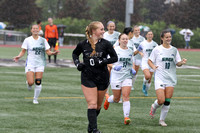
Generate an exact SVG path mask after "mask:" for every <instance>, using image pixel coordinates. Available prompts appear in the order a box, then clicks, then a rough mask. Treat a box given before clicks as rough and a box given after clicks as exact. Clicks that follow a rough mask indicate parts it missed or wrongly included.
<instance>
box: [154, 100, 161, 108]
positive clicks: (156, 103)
mask: <svg viewBox="0 0 200 133" xmlns="http://www.w3.org/2000/svg"><path fill="white" fill-rule="evenodd" d="M160 106H161V105H159V104H158V100H157V99H156V100H155V101H154V103H153V108H154V109H157V108H159V107H160Z"/></svg>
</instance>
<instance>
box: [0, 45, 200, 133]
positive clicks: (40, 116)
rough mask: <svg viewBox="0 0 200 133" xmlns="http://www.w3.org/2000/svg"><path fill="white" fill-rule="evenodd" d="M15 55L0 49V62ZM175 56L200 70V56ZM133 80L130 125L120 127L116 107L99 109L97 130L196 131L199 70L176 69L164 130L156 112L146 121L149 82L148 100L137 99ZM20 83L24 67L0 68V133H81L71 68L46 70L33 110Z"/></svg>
mask: <svg viewBox="0 0 200 133" xmlns="http://www.w3.org/2000/svg"><path fill="white" fill-rule="evenodd" d="M19 51H20V48H3V47H1V49H0V58H1V59H12V57H14V56H16V55H18V53H19ZM60 51H61V53H60V55H58V58H59V59H71V58H72V57H71V53H72V49H60ZM180 54H181V57H184V58H187V59H188V62H187V64H188V65H191V66H200V62H199V61H198V58H199V57H200V52H186V51H181V52H180ZM25 58H26V57H25V56H24V57H23V58H22V59H25ZM138 75H139V76H138V78H137V81H136V84H135V85H134V88H135V90H134V91H132V92H131V99H130V102H131V113H130V118H131V120H132V122H131V124H130V125H128V126H126V125H124V124H123V111H122V104H111V105H110V107H109V109H108V110H107V111H105V110H104V109H103V108H102V110H101V113H100V115H99V117H98V128H99V129H100V130H101V131H102V132H103V133H125V132H126V133H133V132H134V133H191V132H192V133H198V132H199V131H200V126H199V125H200V119H199V118H200V114H199V110H200V106H199V99H200V95H199V92H200V86H199V81H200V76H199V75H200V71H199V70H196V69H177V75H178V84H177V85H176V87H175V90H174V95H173V98H172V100H171V108H170V111H169V114H168V116H167V118H166V123H167V124H168V127H160V126H159V125H158V119H159V113H160V109H158V111H157V114H156V117H155V118H154V119H150V118H149V116H148V114H149V110H150V106H151V104H152V103H153V102H154V100H155V97H156V95H155V90H154V89H153V88H154V84H153V81H152V85H151V89H150V90H149V97H147V98H145V97H143V93H142V91H141V88H142V78H143V76H142V72H141V70H140V71H139V73H138ZM25 81H26V77H25V73H24V67H0V94H1V97H0V103H1V107H0V133H36V132H38V133H86V129H87V124H88V121H87V117H86V116H87V103H86V101H85V99H84V96H83V93H82V90H81V86H80V72H78V71H77V70H76V69H75V68H46V69H45V72H44V77H43V79H42V86H43V89H42V92H41V95H40V98H42V99H39V102H40V104H39V105H33V104H32V97H33V93H34V92H33V90H32V91H28V90H27V88H26V84H25ZM110 92H111V90H110ZM70 97H71V98H70ZM73 97H76V98H73ZM53 98H57V99H53Z"/></svg>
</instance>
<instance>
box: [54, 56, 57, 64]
mask: <svg viewBox="0 0 200 133" xmlns="http://www.w3.org/2000/svg"><path fill="white" fill-rule="evenodd" d="M56 58H57V55H54V63H56Z"/></svg>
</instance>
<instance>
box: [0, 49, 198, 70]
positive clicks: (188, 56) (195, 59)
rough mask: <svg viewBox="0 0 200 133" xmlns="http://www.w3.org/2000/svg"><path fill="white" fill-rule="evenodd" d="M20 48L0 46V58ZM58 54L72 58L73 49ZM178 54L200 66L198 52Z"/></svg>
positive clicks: (16, 53)
mask: <svg viewBox="0 0 200 133" xmlns="http://www.w3.org/2000/svg"><path fill="white" fill-rule="evenodd" d="M20 50H21V48H13V47H11V48H7V47H1V50H0V52H1V53H0V58H1V59H12V58H13V57H14V56H17V55H18V54H19V52H20ZM59 50H60V54H59V55H58V59H70V60H71V59H72V51H73V49H62V48H61V49H59ZM180 55H181V57H182V58H186V59H188V62H187V65H191V66H200V62H199V61H198V60H199V57H200V52H191V51H180ZM22 59H24V60H25V59H26V56H24V57H22Z"/></svg>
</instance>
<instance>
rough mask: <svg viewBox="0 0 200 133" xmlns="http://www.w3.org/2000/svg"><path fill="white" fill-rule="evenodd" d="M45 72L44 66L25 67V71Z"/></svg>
mask: <svg viewBox="0 0 200 133" xmlns="http://www.w3.org/2000/svg"><path fill="white" fill-rule="evenodd" d="M30 71H31V72H34V73H35V72H44V66H40V67H25V73H27V72H30Z"/></svg>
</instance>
